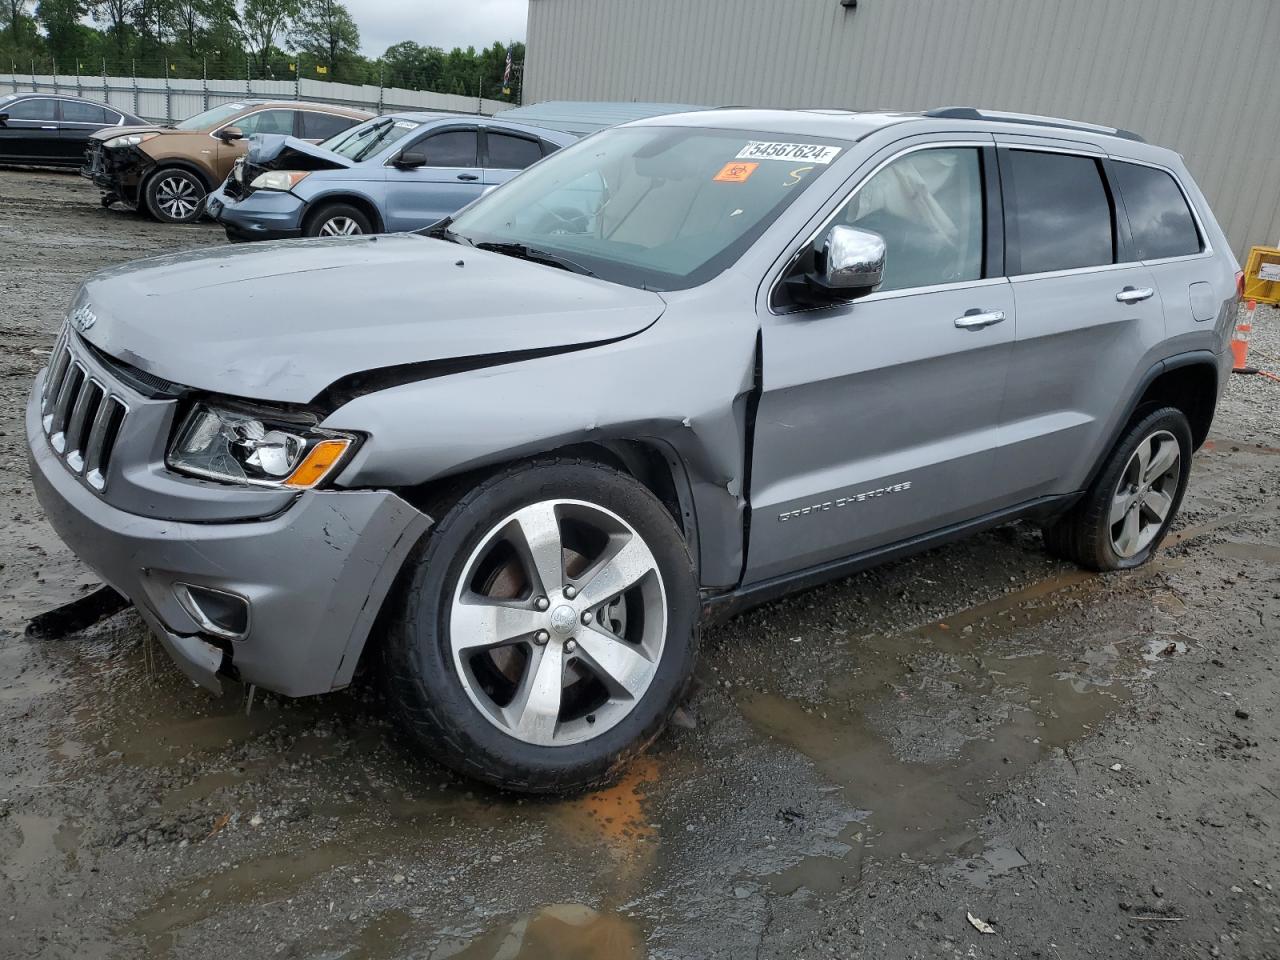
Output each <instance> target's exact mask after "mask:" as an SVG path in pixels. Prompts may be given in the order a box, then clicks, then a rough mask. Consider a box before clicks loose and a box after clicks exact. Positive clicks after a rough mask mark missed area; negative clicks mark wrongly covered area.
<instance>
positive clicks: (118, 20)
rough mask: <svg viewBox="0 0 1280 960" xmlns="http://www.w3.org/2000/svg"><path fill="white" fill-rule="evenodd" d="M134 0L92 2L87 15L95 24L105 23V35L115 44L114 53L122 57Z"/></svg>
mask: <svg viewBox="0 0 1280 960" xmlns="http://www.w3.org/2000/svg"><path fill="white" fill-rule="evenodd" d="M133 8H134V0H94V2H93V3H92V5H90V7H89V13H90V15H91V16H92V17H93V19H94V21H95V22H97V23H106V25H107V33H108V34H109V35H110V36H111V37H112V38H113V39H114V40H115V42H116V52H117V53H118V54H119V55H120V56H124V50H125V44H126V43H127V42H128V39H129V37H128V32H129V24H130V22H131V21H132V19H133Z"/></svg>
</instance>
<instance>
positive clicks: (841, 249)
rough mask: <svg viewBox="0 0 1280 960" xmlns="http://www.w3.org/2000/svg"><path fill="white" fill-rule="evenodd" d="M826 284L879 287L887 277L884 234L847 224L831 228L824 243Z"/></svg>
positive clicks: (854, 289) (831, 286) (834, 287)
mask: <svg viewBox="0 0 1280 960" xmlns="http://www.w3.org/2000/svg"><path fill="white" fill-rule="evenodd" d="M822 253H823V260H824V262H825V267H824V269H823V273H822V280H823V283H824V285H825V286H826V287H827V288H828V289H831V290H847V291H851V292H857V291H862V290H871V289H872V288H874V287H878V286H879V285H880V282H881V281H882V280H883V279H884V260H885V243H884V237H882V236H880V234H878V233H872V232H871V231H869V230H859V229H857V228H856V227H846V226H843V225H840V226H835V227H832V228H831V233H829V234H828V235H827V239H826V240H825V241H824V242H823V244H822Z"/></svg>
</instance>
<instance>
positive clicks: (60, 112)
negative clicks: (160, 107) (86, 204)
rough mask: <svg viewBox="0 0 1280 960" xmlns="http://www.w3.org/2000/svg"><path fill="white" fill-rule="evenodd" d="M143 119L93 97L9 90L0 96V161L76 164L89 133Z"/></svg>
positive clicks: (72, 165)
mask: <svg viewBox="0 0 1280 960" xmlns="http://www.w3.org/2000/svg"><path fill="white" fill-rule="evenodd" d="M145 122H146V121H145V120H142V119H141V118H139V117H135V116H134V115H133V114H131V113H125V112H124V111H123V110H117V109H116V108H115V107H109V106H107V105H106V104H102V103H98V102H97V101H95V100H85V99H83V98H81V97H66V96H63V95H62V94H47V93H11V94H9V95H7V96H3V97H0V163H32V164H40V165H41V166H59V167H61V166H66V167H78V166H80V164H81V163H83V162H84V150H85V145H86V143H87V142H88V139H89V134H91V133H93V132H94V131H95V130H101V129H102V128H103V127H122V126H133V125H135V124H141V123H145Z"/></svg>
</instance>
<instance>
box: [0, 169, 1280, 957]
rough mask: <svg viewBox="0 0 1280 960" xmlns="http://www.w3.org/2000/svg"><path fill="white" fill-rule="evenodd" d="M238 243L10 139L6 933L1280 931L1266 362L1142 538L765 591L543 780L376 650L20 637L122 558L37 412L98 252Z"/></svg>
mask: <svg viewBox="0 0 1280 960" xmlns="http://www.w3.org/2000/svg"><path fill="white" fill-rule="evenodd" d="M221 242H222V239H221V236H220V234H219V233H218V232H217V231H216V230H215V229H213V228H212V227H210V226H208V225H202V226H197V227H190V228H166V227H162V226H159V225H157V224H154V223H150V222H148V221H146V220H144V219H142V218H140V217H137V216H135V215H132V214H128V213H124V212H121V211H118V210H116V211H105V210H102V209H99V207H98V205H97V203H96V196H95V194H94V191H93V190H92V189H91V188H89V187H88V186H87V184H85V182H83V181H81V180H79V179H78V178H76V177H74V176H66V175H59V174H52V173H40V172H35V173H33V172H20V171H13V170H8V171H0V493H2V494H3V505H2V506H0V544H2V546H0V564H2V565H3V566H2V567H0V957H6V958H7V957H40V958H71V957H76V958H81V957H90V958H92V957H184V958H185V957H196V958H205V957H208V958H224V957H228V956H231V957H236V958H247V960H252V958H258V957H294V958H313V960H322V958H323V960H337V958H356V957H362V958H409V957H412V958H431V960H439V958H445V957H456V958H460V960H513V958H524V960H534V958H557V960H559V958H592V960H629V958H639V957H651V958H713V957H724V958H743V957H756V958H766V957H788V958H789V957H814V958H816V957H828V956H832V957H841V958H849V957H874V958H878V960H880V958H886V960H887V958H920V957H962V958H970V957H977V958H988V957H989V958H1006V957H1007V958H1013V957H1019V958H1027V957H1045V958H1052V960H1060V958H1071V957H1127V956H1130V955H1146V956H1150V957H1158V958H1175V957H1208V956H1224V957H1242V958H1243V957H1255V958H1260V957H1277V956H1280V891H1277V887H1278V886H1280V855H1278V854H1280V759H1278V757H1280V752H1278V746H1280V743H1278V740H1277V737H1278V735H1280V698H1278V694H1280V676H1278V675H1277V666H1278V665H1280V647H1278V646H1277V642H1276V641H1277V636H1278V634H1280V420H1277V412H1278V411H1280V385H1276V384H1274V383H1270V382H1267V381H1263V380H1260V379H1259V378H1240V377H1237V378H1234V380H1233V382H1232V384H1231V387H1230V391H1229V393H1228V395H1227V399H1226V401H1225V403H1224V405H1223V407H1222V408H1221V410H1220V414H1219V418H1218V421H1217V423H1216V425H1215V427H1214V431H1213V438H1212V441H1211V442H1210V443H1209V444H1208V445H1207V446H1206V448H1205V449H1204V450H1203V451H1201V453H1200V454H1199V455H1198V456H1197V458H1196V462H1195V471H1194V477H1193V482H1192V490H1191V494H1190V496H1189V498H1188V500H1187V503H1186V505H1185V507H1184V509H1183V514H1182V517H1181V519H1180V521H1179V523H1178V531H1177V533H1176V534H1175V535H1174V536H1173V537H1172V538H1171V540H1170V542H1169V543H1168V545H1167V546H1166V549H1165V550H1164V551H1163V552H1162V553H1161V554H1160V556H1159V558H1158V559H1157V560H1156V561H1155V562H1154V563H1152V564H1151V565H1150V566H1149V567H1147V568H1146V569H1144V570H1142V571H1141V572H1138V573H1133V574H1126V575H1112V576H1093V575H1087V574H1083V573H1080V572H1078V571H1076V570H1074V569H1072V568H1070V567H1068V566H1066V565H1063V564H1060V563H1057V562H1055V561H1052V560H1049V559H1047V558H1046V557H1045V555H1044V554H1043V553H1042V551H1041V549H1040V543H1039V537H1038V534H1037V533H1036V531H1034V530H1033V529H1030V528H1027V527H1024V526H1012V527H1008V528H1004V529H1000V530H997V531H994V532H992V533H989V534H987V535H984V536H981V537H978V538H977V539H974V540H971V541H969V542H967V543H963V544H960V545H957V546H953V547H948V548H946V549H940V550H935V551H933V552H931V553H929V554H926V555H924V556H921V557H918V558H916V559H913V560H910V561H906V562H901V563H897V564H894V565H892V566H889V567H886V568H883V569H880V570H876V571H873V572H870V573H867V574H864V575H861V576H858V577H854V578H852V579H849V580H845V581H842V582H839V583H836V584H833V585H831V586H828V587H826V588H824V589H820V590H815V591H813V592H810V593H806V594H804V595H802V596H798V597H795V598H793V599H790V600H787V601H785V602H781V603H776V604H773V605H771V606H768V607H765V608H763V609H760V610H758V611H756V612H754V613H752V614H749V615H746V616H743V617H741V618H739V619H737V620H735V621H733V622H731V623H729V624H728V625H726V626H723V627H720V628H718V629H716V630H714V631H713V632H711V633H710V635H709V636H707V638H706V642H705V647H704V649H705V655H704V657H703V660H702V666H701V668H700V672H699V683H698V685H697V688H696V690H695V693H694V695H693V696H692V697H691V699H690V701H689V703H688V704H687V705H686V707H685V708H684V711H683V712H682V714H681V715H680V717H679V720H680V722H679V724H678V725H677V726H676V727H675V728H674V729H672V730H671V731H670V732H669V733H668V734H667V735H665V736H664V737H663V738H662V739H661V741H660V742H659V743H658V744H657V746H656V747H655V748H654V749H653V750H652V752H651V753H650V754H649V755H648V756H647V757H646V758H645V759H644V760H642V761H641V762H639V763H637V764H635V765H634V767H633V768H632V769H631V770H630V772H629V773H628V775H627V777H626V779H625V780H624V781H623V782H622V783H621V784H620V785H619V786H617V787H616V788H614V789H610V790H607V791H605V792H603V793H599V794H595V795H593V796H588V797H582V798H577V799H572V800H566V801H561V802H551V801H538V802H532V801H527V800H518V799H512V798H510V797H506V796H502V795H499V794H497V793H494V792H492V791H489V790H485V789H481V788H478V787H476V786H475V785H473V784H471V783H468V782H464V781H460V780H458V779H457V778H455V777H453V776H451V775H450V774H448V773H447V772H445V771H443V770H441V769H439V768H437V767H435V766H432V765H430V764H428V763H425V762H423V761H421V760H419V759H418V758H417V757H415V756H414V755H413V753H412V752H411V751H410V749H409V748H408V747H407V746H406V745H405V744H404V743H403V742H402V741H401V740H400V739H399V738H398V737H397V736H396V733H395V731H394V730H393V729H392V728H391V726H390V725H389V724H388V722H387V715H386V711H385V710H384V707H383V704H382V703H381V702H380V700H379V697H378V694H377V691H376V689H375V688H374V687H373V686H372V684H370V683H368V682H361V683H358V684H357V685H356V687H355V688H354V689H352V690H349V691H345V692H342V693H338V694H334V695H331V696H327V697H319V698H315V699H310V700H303V701H285V700H279V699H275V698H271V697H268V698H266V699H265V700H264V699H262V698H259V700H258V702H257V703H256V704H255V706H254V708H253V710H252V712H251V713H249V714H247V715H246V711H245V701H244V694H243V691H241V690H239V689H236V688H234V687H231V688H229V689H228V692H227V693H226V695H225V696H223V697H222V698H221V699H215V698H212V697H210V696H209V695H207V694H206V693H204V692H202V691H200V690H198V689H195V688H193V687H192V685H191V684H190V683H189V682H187V681H186V680H185V679H184V678H183V677H182V676H181V675H180V674H179V673H178V671H177V670H176V669H175V668H174V667H172V666H171V665H170V664H169V663H168V662H167V661H166V659H165V657H164V655H163V653H162V652H161V651H160V650H159V649H158V647H157V646H156V644H154V643H153V642H150V641H148V639H147V637H146V634H145V631H144V629H143V627H142V624H141V623H140V621H139V620H138V618H137V616H136V615H135V614H133V613H132V612H124V613H121V614H119V615H117V616H115V617H113V618H111V619H109V620H107V621H106V622H104V623H102V624H101V625H99V626H97V627H95V628H93V629H91V630H89V631H87V632H86V633H84V634H82V635H78V636H76V637H75V638H74V639H71V640H67V641H62V642H31V641H28V640H26V639H24V638H23V634H22V630H23V626H24V624H25V622H26V621H27V619H28V618H29V617H31V616H32V615H34V614H36V613H38V612H40V611H42V610H45V609H47V608H49V607H51V606H55V605H57V604H60V603H63V602H65V601H67V600H70V599H73V598H75V597H77V596H80V595H82V593H83V592H85V591H86V590H87V589H88V588H89V587H90V586H91V585H92V583H93V578H92V577H91V575H89V574H88V573H87V572H86V571H85V570H84V569H83V568H82V567H81V566H80V565H79V563H78V562H77V561H76V560H75V559H74V557H72V556H71V555H70V554H69V553H68V551H67V550H66V549H65V548H64V547H63V546H62V545H61V544H60V543H59V542H58V541H57V540H56V539H55V538H54V537H53V536H52V534H51V533H50V531H49V528H48V527H47V526H46V524H45V523H44V521H43V520H42V518H41V515H40V510H39V508H38V506H37V504H36V502H35V500H34V498H33V496H32V494H31V490H30V487H29V484H28V480H27V472H26V461H25V454H24V450H23V439H22V424H21V416H22V405H23V402H24V399H25V396H26V393H27V390H28V386H29V384H30V382H31V379H32V377H33V376H34V375H35V373H36V371H37V369H38V368H39V367H40V366H41V365H42V364H43V362H44V359H45V355H46V352H47V350H48V349H49V347H50V345H51V343H52V340H53V336H54V333H55V330H56V328H57V326H58V325H59V323H60V322H61V319H62V316H63V314H64V311H65V309H66V305H67V303H68V301H69V299H70V297H71V295H72V293H73V291H74V289H75V286H76V284H77V282H78V281H79V280H80V278H81V277H83V276H84V275H85V274H86V273H88V272H89V271H91V270H95V269H97V268H100V267H105V266H108V265H110V264H114V263H118V262H120V261H123V260H129V259H133V258H136V257H141V256H145V255H147V254H150V253H159V252H162V251H169V250H173V249H178V248H183V247H195V246H200V245H209V244H217V243H221ZM228 309H232V307H229V308H228ZM1254 342H1255V356H1257V355H1258V351H1262V352H1265V353H1266V354H1268V355H1269V358H1270V359H1269V360H1267V359H1263V362H1271V363H1272V365H1273V368H1275V369H1280V311H1273V310H1270V309H1269V308H1264V309H1263V310H1262V311H1261V312H1260V313H1259V317H1258V323H1257V329H1256V331H1255V334H1254ZM1260 359H1262V358H1260ZM968 913H972V914H973V915H974V916H975V917H976V918H978V919H980V920H983V921H985V922H987V923H989V924H991V927H992V929H994V933H989V934H984V933H980V932H979V931H978V929H976V928H975V927H974V926H973V925H972V924H971V923H970V922H969V921H968V919H967V916H966V915H967V914H968Z"/></svg>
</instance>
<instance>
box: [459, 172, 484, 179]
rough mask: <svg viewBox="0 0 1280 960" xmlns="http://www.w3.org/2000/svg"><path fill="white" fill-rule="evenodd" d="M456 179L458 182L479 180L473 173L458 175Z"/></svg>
mask: <svg viewBox="0 0 1280 960" xmlns="http://www.w3.org/2000/svg"><path fill="white" fill-rule="evenodd" d="M458 179H459V180H479V179H480V176H479V175H478V174H475V173H460V174H458Z"/></svg>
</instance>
